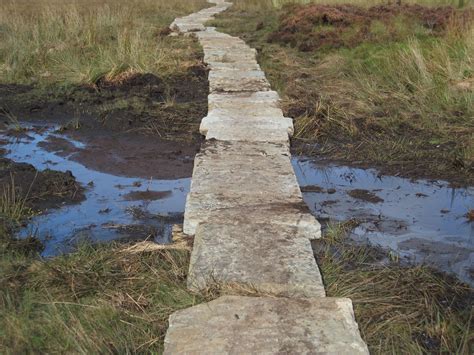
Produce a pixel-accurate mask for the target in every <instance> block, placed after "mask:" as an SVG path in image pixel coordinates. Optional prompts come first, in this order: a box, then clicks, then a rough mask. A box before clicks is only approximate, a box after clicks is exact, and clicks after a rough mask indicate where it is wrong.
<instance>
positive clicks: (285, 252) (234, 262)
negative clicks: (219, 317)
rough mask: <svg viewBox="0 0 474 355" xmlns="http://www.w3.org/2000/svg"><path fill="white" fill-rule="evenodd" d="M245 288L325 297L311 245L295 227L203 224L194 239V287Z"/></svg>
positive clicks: (191, 283) (191, 268)
mask: <svg viewBox="0 0 474 355" xmlns="http://www.w3.org/2000/svg"><path fill="white" fill-rule="evenodd" d="M215 283H217V284H220V285H222V284H239V285H244V286H249V287H252V288H254V289H256V290H258V291H261V292H264V293H267V294H273V295H276V296H286V297H324V296H325V291H324V285H323V282H322V279H321V274H320V273H319V269H318V266H317V264H316V261H315V259H314V255H313V250H312V248H311V242H310V241H309V239H306V238H300V237H299V235H298V228H297V227H294V226H286V227H284V226H281V225H271V224H268V223H263V224H258V223H250V224H249V223H243V224H240V223H239V224H227V223H225V224H224V223H210V222H206V223H203V224H200V225H199V226H198V228H197V230H196V234H195V236H194V245H193V251H192V254H191V261H190V265H189V273H188V287H189V288H190V289H193V290H196V291H199V290H203V289H206V288H208V287H211V286H212V285H214V284H215Z"/></svg>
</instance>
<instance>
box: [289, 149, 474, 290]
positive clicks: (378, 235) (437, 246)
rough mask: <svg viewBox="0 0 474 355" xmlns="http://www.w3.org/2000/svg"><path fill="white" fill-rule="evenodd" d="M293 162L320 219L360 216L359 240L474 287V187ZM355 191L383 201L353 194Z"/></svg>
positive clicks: (301, 160)
mask: <svg viewBox="0 0 474 355" xmlns="http://www.w3.org/2000/svg"><path fill="white" fill-rule="evenodd" d="M293 166H294V169H295V172H296V175H297V178H298V181H299V183H300V186H301V187H302V190H303V191H308V190H313V191H315V192H303V197H304V199H305V201H306V203H307V204H308V206H309V207H310V209H311V211H312V212H313V213H314V215H315V216H316V217H317V218H319V219H321V220H324V219H330V220H336V221H343V220H349V219H351V218H355V219H357V220H359V221H361V222H362V223H361V224H360V225H359V226H358V227H356V228H355V229H354V230H353V231H352V233H351V237H352V238H353V239H354V240H356V241H362V242H367V241H368V242H370V243H371V244H374V245H379V246H382V247H384V248H388V249H390V250H392V251H393V252H394V253H395V254H396V255H399V256H400V257H403V258H406V259H409V260H410V261H414V262H418V263H419V262H423V263H427V264H429V265H432V266H434V267H436V268H438V269H440V270H442V271H447V272H449V273H454V274H456V275H457V276H458V277H459V278H460V279H461V280H463V281H465V282H467V283H469V284H471V285H474V240H473V237H474V223H469V222H468V220H467V218H466V217H465V214H466V213H467V212H468V211H469V210H470V209H472V208H474V188H472V187H470V188H463V189H454V188H451V187H449V184H448V183H446V182H443V181H434V182H429V181H425V180H418V181H411V180H409V179H404V178H400V177H395V176H380V175H379V173H378V172H377V171H376V170H374V169H357V168H351V167H347V166H337V165H328V164H327V163H322V162H318V161H311V160H308V159H304V158H294V159H293ZM315 185H316V186H315ZM310 186H311V187H310ZM320 188H321V189H320ZM355 189H363V190H368V192H369V196H371V197H375V198H372V199H371V200H373V201H377V200H379V199H381V200H379V202H369V201H367V200H362V199H360V198H354V197H351V196H350V195H349V193H350V194H352V195H353V196H354V193H351V191H353V190H355ZM366 195H367V194H366ZM377 197H378V198H379V199H377Z"/></svg>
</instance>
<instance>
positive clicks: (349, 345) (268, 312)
mask: <svg viewBox="0 0 474 355" xmlns="http://www.w3.org/2000/svg"><path fill="white" fill-rule="evenodd" d="M164 354H173V355H175V354H196V355H199V354H208V355H214V354H232V355H240V354H262V355H266V354H338V355H339V354H351V355H352V354H354V355H358V354H364V355H365V354H369V351H368V349H367V346H366V344H365V343H364V342H363V340H362V339H361V337H360V334H359V329H358V326H357V323H356V322H355V320H354V312H353V309H352V303H351V301H350V300H349V299H347V298H318V299H288V298H269V297H258V298H257V297H243V296H223V297H220V298H218V299H216V300H214V301H211V302H208V303H205V304H201V305H197V306H194V307H191V308H188V309H185V310H181V311H178V312H175V313H173V314H172V315H171V316H170V319H169V329H168V332H167V334H166V337H165V349H164Z"/></svg>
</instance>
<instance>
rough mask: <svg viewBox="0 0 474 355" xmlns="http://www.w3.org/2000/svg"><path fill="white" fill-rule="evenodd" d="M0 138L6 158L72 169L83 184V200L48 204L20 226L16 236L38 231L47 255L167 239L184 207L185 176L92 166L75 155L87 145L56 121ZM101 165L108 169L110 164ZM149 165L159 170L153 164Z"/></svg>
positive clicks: (50, 167) (187, 181)
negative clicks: (123, 242) (114, 242)
mask: <svg viewBox="0 0 474 355" xmlns="http://www.w3.org/2000/svg"><path fill="white" fill-rule="evenodd" d="M1 138H2V139H3V143H4V144H3V148H4V149H5V150H6V154H5V157H6V158H9V159H12V160H14V161H15V162H25V163H29V164H32V165H33V166H34V167H35V168H36V169H37V170H40V171H41V170H44V169H53V170H58V171H71V172H72V174H73V176H74V177H75V178H76V180H77V181H78V182H79V183H80V184H82V186H84V187H85V189H86V190H85V192H84V194H85V199H84V200H83V201H82V202H80V203H77V204H68V205H64V206H62V207H61V208H59V209H48V210H46V211H45V212H44V213H42V214H41V215H38V216H36V217H34V218H33V219H32V220H31V223H29V224H28V226H27V227H25V228H23V229H22V230H21V231H20V236H27V235H32V234H33V235H36V236H38V237H39V238H40V240H41V241H42V242H43V243H44V246H45V249H44V251H43V254H44V255H45V256H51V255H56V254H58V253H62V252H67V251H69V250H72V249H73V248H74V247H75V246H76V245H77V244H78V243H81V242H91V241H92V242H104V241H109V240H112V239H150V240H155V241H157V242H160V243H167V242H169V241H170V237H171V226H172V224H174V223H178V222H179V221H180V220H181V218H182V214H183V212H184V202H185V198H186V194H187V192H188V190H189V185H190V179H189V178H179V179H167V180H157V179H154V178H153V177H150V178H143V177H134V176H137V175H138V176H140V175H141V174H140V169H138V170H137V171H135V170H134V169H130V170H129V171H128V173H129V176H118V175H113V174H110V173H104V172H100V171H98V170H97V169H96V170H93V169H91V168H89V167H88V166H86V165H84V164H82V163H81V162H79V161H81V160H79V161H75V159H74V157H75V156H80V155H81V154H82V153H85V152H86V151H87V150H88V147H87V146H86V145H85V144H83V143H82V142H80V141H77V140H74V139H71V138H69V137H67V136H66V135H63V134H61V133H59V132H58V131H57V127H55V126H43V127H41V128H40V127H38V126H36V127H30V128H29V129H27V130H25V131H22V132H21V133H19V134H13V135H12V134H11V132H10V134H6V133H5V132H4V134H3V135H2V137H1ZM135 159H136V160H140V159H148V164H153V163H154V162H153V159H150V157H146V158H143V157H142V158H140V156H135ZM131 166H132V167H133V166H136V164H135V165H131ZM94 167H96V165H94ZM104 168H105V170H110V167H109V168H106V167H104ZM151 170H157V167H156V166H154V167H153V169H151Z"/></svg>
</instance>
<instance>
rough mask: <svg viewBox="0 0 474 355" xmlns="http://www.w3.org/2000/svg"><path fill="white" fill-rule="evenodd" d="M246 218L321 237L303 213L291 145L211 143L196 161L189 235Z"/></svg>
mask: <svg viewBox="0 0 474 355" xmlns="http://www.w3.org/2000/svg"><path fill="white" fill-rule="evenodd" d="M245 216H251V218H252V219H253V220H254V221H256V222H261V221H266V222H268V223H272V224H279V225H293V226H297V227H298V228H299V230H300V233H301V234H303V235H306V237H307V238H308V239H309V238H318V237H319V236H320V225H319V223H318V222H317V221H316V220H315V219H314V217H313V216H311V215H310V213H309V211H308V210H307V208H305V204H304V202H303V199H302V195H301V192H300V189H299V186H298V182H297V180H296V177H295V175H294V172H293V167H292V166H291V162H290V152H289V147H288V144H287V143H267V142H265V143H263V142H262V143H255V142H245V143H244V142H222V141H208V142H206V143H205V144H204V145H203V147H202V150H201V152H200V153H199V154H198V155H197V156H196V159H195V167H194V173H193V179H192V182H191V191H190V194H189V195H188V198H187V200H186V208H185V216H184V230H185V233H188V234H194V233H195V230H196V227H197V225H198V224H199V223H202V222H204V221H208V220H210V219H211V218H226V219H227V220H229V221H230V220H239V219H240V220H242V218H243V217H245ZM248 222H249V223H250V222H251V221H250V220H249V221H248Z"/></svg>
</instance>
